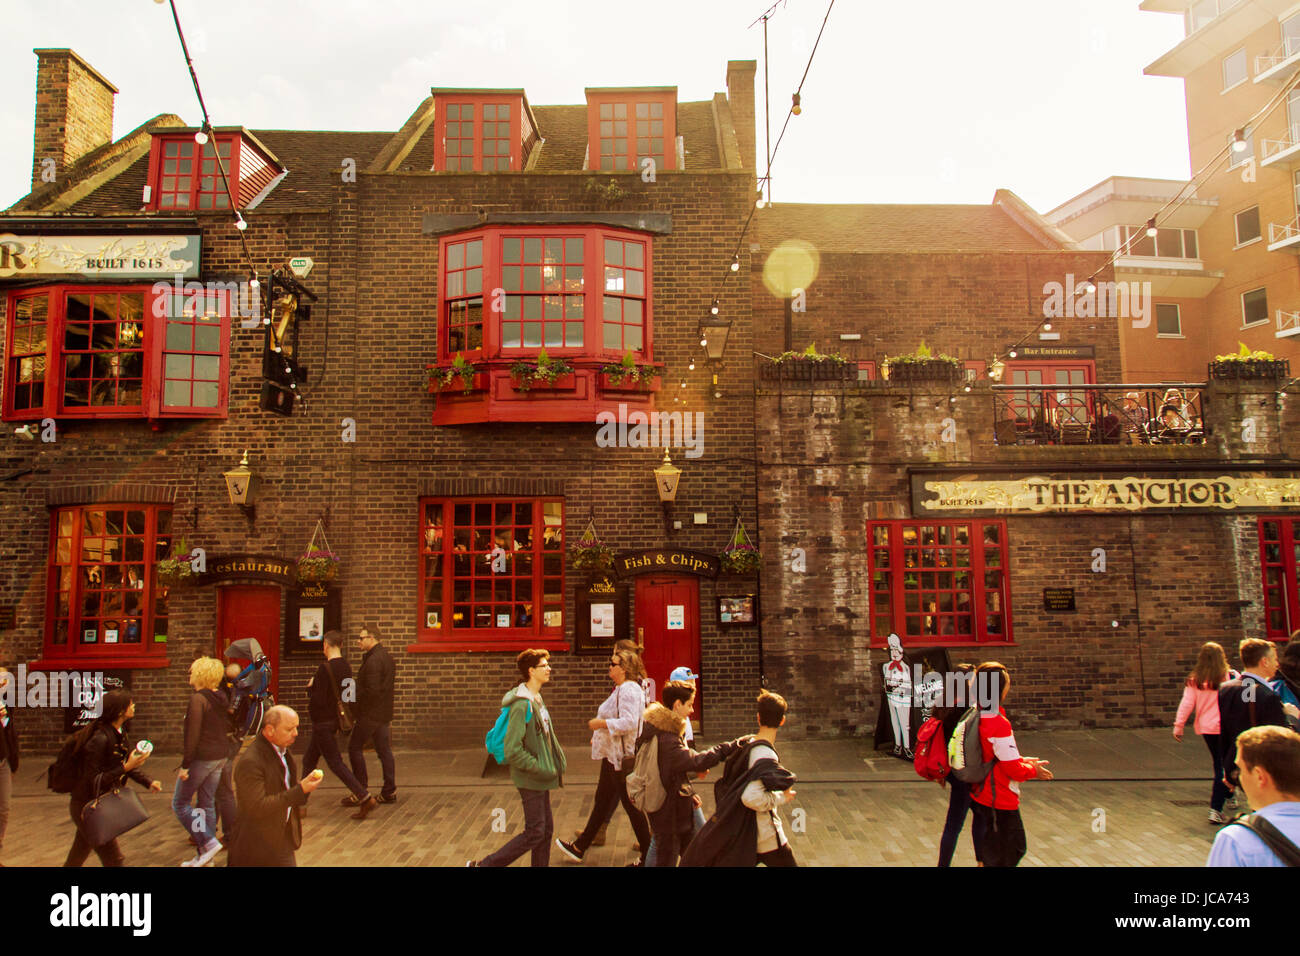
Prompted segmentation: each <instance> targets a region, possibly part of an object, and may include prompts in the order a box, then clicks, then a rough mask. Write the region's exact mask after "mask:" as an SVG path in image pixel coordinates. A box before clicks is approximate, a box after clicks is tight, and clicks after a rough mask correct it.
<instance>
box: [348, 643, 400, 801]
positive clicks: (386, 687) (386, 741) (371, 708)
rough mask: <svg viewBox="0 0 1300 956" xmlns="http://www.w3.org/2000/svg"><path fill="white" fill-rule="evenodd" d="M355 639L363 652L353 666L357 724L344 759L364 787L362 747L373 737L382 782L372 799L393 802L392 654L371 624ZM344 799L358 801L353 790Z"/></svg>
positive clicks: (394, 793) (393, 674)
mask: <svg viewBox="0 0 1300 956" xmlns="http://www.w3.org/2000/svg"><path fill="white" fill-rule="evenodd" d="M357 642H358V643H359V644H360V645H361V650H362V652H363V653H364V655H365V656H364V657H362V658H361V667H360V668H359V669H358V670H357V707H356V710H357V725H356V726H355V727H354V728H352V739H351V740H350V741H349V742H348V759H349V760H350V761H351V762H352V775H353V776H354V777H356V778H357V782H358V783H360V784H361V787H362V789H368V786H369V782H370V775H369V774H368V773H367V772H366V755H365V752H364V748H365V746H366V744H367V743H368V742H369V741H370V740H374V742H375V753H376V754H378V755H379V765H380V766H381V767H382V768H383V771H384V786H383V789H382V790H380V791H379V796H378V797H377V798H376V799H377V800H378V801H379V802H380V803H396V802H397V769H396V763H395V761H394V760H393V735H392V731H391V730H390V729H389V724H391V723H392V722H393V681H394V678H395V669H394V665H393V655H391V654H389V653H388V648H386V647H384V645H383V644H380V643H379V631H378V630H377V629H376V628H374V627H363V628H362V629H361V631H360V633H358V635H357ZM348 802H349V805H350V806H357V805H359V804H360V803H361V802H362V801H361V800H360V799H359V798H358V797H357V795H356V794H355V793H354V794H353V795H352V798H351V799H350V800H349V801H348Z"/></svg>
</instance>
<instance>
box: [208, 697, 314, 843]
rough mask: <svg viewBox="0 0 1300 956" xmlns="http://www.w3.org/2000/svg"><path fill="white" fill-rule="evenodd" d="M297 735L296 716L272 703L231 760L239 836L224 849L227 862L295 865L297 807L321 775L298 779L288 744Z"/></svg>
mask: <svg viewBox="0 0 1300 956" xmlns="http://www.w3.org/2000/svg"><path fill="white" fill-rule="evenodd" d="M297 738H298V715H297V714H296V713H295V712H294V711H293V710H292V709H291V708H289V707H285V706H284V705H283V704H277V705H276V706H275V707H272V708H271V709H270V710H268V711H267V712H266V716H265V717H263V718H262V732H261V734H260V735H259V736H258V738H257V739H256V740H254V741H253V742H252V744H250V745H249V747H248V749H247V750H245V751H244V752H243V753H242V754H241V755H240V757H239V760H238V762H236V764H235V799H236V800H238V801H239V834H238V836H236V837H235V842H234V844H233V845H232V846H231V847H230V865H231V866H297V865H298V864H297V861H296V859H295V858H294V851H295V850H297V849H298V847H300V846H302V819H301V818H300V816H299V813H298V811H299V808H301V807H303V806H305V805H306V803H307V797H308V796H309V795H310V794H311V792H312V791H313V790H315V789H316V788H317V787H319V786H320V782H321V780H322V779H324V774H320V775H317V774H318V773H319V771H318V772H317V773H313V774H310V775H308V776H307V777H305V778H303V779H302V780H301V781H300V780H299V779H298V765H297V764H296V763H295V762H294V759H293V754H291V753H289V748H290V747H292V746H293V742H294V741H295V740H296V739H297Z"/></svg>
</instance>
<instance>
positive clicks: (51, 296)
mask: <svg viewBox="0 0 1300 956" xmlns="http://www.w3.org/2000/svg"><path fill="white" fill-rule="evenodd" d="M230 307H231V296H230V294H229V293H224V292H223V293H208V292H194V293H184V294H178V293H176V292H175V291H174V290H173V288H172V286H171V285H168V284H164V283H158V284H156V285H155V286H138V285H123V286H109V285H55V286H48V287H42V288H34V289H24V290H22V291H15V292H11V293H9V295H8V298H7V300H6V311H5V317H6V323H5V376H4V400H3V417H4V420H6V421H22V420H39V419H41V418H46V417H49V418H149V419H159V418H204V417H224V416H225V414H226V404H227V396H228V382H229V364H230V363H229V354H230V311H231V308H230Z"/></svg>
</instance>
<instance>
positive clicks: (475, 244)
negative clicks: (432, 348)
mask: <svg viewBox="0 0 1300 956" xmlns="http://www.w3.org/2000/svg"><path fill="white" fill-rule="evenodd" d="M484 245H485V243H484V241H483V238H482V237H481V236H476V237H471V238H467V239H464V240H459V241H458V240H450V241H447V242H444V243H443V247H442V258H441V261H442V263H443V270H442V294H443V301H444V302H445V303H446V305H445V308H444V313H443V315H444V319H445V322H444V331H443V334H442V336H441V338H442V350H443V354H444V355H447V356H448V357H450V356H453V355H456V354H461V355H464V356H465V357H466V358H478V357H481V356H482V354H483V247H484Z"/></svg>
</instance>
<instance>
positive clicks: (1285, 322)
mask: <svg viewBox="0 0 1300 956" xmlns="http://www.w3.org/2000/svg"><path fill="white" fill-rule="evenodd" d="M1292 335H1300V312H1283V311H1282V310H1281V309H1278V310H1277V338H1279V339H1285V338H1287V337H1289V336H1292Z"/></svg>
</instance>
